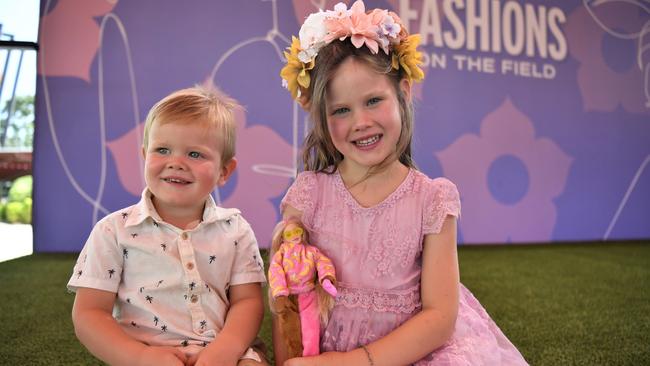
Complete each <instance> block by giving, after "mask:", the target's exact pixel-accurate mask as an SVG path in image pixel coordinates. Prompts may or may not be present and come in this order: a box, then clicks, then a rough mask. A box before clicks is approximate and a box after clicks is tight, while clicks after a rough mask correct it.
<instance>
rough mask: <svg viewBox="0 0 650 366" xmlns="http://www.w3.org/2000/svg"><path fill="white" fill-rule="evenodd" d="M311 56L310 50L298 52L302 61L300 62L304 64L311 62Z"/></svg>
mask: <svg viewBox="0 0 650 366" xmlns="http://www.w3.org/2000/svg"><path fill="white" fill-rule="evenodd" d="M309 54H310V52H309V50H302V51H300V52H298V60H300V62H302V63H303V64H306V63H308V62H309V61H311V56H310V55H309Z"/></svg>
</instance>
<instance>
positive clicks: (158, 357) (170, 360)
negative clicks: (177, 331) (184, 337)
mask: <svg viewBox="0 0 650 366" xmlns="http://www.w3.org/2000/svg"><path fill="white" fill-rule="evenodd" d="M186 362H187V356H186V355H185V354H184V353H183V352H182V351H181V350H180V349H178V348H176V347H156V346H147V347H146V348H144V349H143V351H142V352H141V353H140V357H139V358H138V360H137V363H136V364H137V365H142V366H144V365H152V366H153V365H155V366H158V365H160V366H164V365H173V366H183V365H185V363H186Z"/></svg>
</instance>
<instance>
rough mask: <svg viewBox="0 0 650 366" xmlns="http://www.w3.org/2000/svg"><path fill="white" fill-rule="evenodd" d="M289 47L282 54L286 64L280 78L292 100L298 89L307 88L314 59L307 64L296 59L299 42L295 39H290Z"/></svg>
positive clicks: (296, 95)
mask: <svg viewBox="0 0 650 366" xmlns="http://www.w3.org/2000/svg"><path fill="white" fill-rule="evenodd" d="M291 38H292V39H291V47H287V50H288V51H289V52H287V51H285V52H284V57H285V58H286V59H287V64H286V65H284V67H283V68H282V70H280V76H281V77H282V78H283V79H284V80H286V81H287V89H289V92H291V97H293V99H297V98H298V96H299V95H298V88H299V87H302V88H304V89H308V88H309V83H310V82H311V78H310V77H309V70H311V69H313V68H314V59H313V58H312V59H311V60H310V61H309V63H306V64H305V63H303V62H302V61H300V59H299V58H298V53H299V52H300V40H299V39H298V38H296V37H291Z"/></svg>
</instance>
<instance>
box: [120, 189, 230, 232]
mask: <svg viewBox="0 0 650 366" xmlns="http://www.w3.org/2000/svg"><path fill="white" fill-rule="evenodd" d="M151 196H152V194H151V191H150V190H149V188H145V189H144V190H143V191H142V195H141V198H140V201H139V202H138V203H137V204H135V205H134V206H133V209H132V210H131V214H130V215H129V216H128V218H127V219H126V223H125V226H127V227H128V226H135V225H139V224H140V223H142V222H143V221H144V220H146V219H147V218H148V217H150V218H151V220H153V221H154V222H161V221H163V220H162V219H161V218H160V215H158V212H156V208H155V207H154V206H153V202H152V201H151ZM238 213H240V211H239V210H237V209H234V208H228V209H226V208H222V207H219V206H217V204H216V202H214V198H212V195H208V198H207V200H206V201H205V208H204V209H203V220H202V221H203V222H205V223H212V222H215V221H220V220H227V219H228V218H230V217H232V216H233V215H235V214H238Z"/></svg>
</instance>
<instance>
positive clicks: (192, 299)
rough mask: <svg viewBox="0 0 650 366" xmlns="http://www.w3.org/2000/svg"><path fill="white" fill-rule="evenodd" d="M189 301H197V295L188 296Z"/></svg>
mask: <svg viewBox="0 0 650 366" xmlns="http://www.w3.org/2000/svg"><path fill="white" fill-rule="evenodd" d="M190 301H191V302H192V303H194V304H196V303H197V301H199V297H198V296H197V295H192V297H190Z"/></svg>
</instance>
